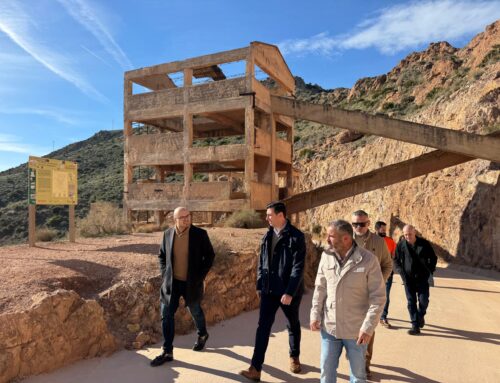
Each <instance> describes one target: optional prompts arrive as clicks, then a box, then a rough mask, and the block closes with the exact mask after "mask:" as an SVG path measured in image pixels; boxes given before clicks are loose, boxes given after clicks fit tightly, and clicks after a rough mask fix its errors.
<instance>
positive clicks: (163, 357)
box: [149, 350, 174, 367]
mask: <svg viewBox="0 0 500 383" xmlns="http://www.w3.org/2000/svg"><path fill="white" fill-rule="evenodd" d="M173 360H174V354H173V353H172V352H166V351H165V350H163V352H162V353H161V354H160V355H158V356H157V357H156V358H154V359H153V360H152V361H151V363H149V364H150V365H151V367H158V366H161V365H162V364H163V363H165V362H171V361H173Z"/></svg>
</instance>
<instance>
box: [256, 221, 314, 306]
mask: <svg viewBox="0 0 500 383" xmlns="http://www.w3.org/2000/svg"><path fill="white" fill-rule="evenodd" d="M273 230H274V229H273V228H272V227H270V228H269V230H268V232H267V233H266V234H265V235H264V237H263V238H262V241H261V245H260V257H259V267H258V270H257V290H258V291H260V292H261V293H262V294H272V295H278V296H282V295H283V294H288V295H291V296H292V297H297V296H301V295H302V294H303V293H304V263H305V256H306V243H305V239H304V234H303V233H302V232H301V231H300V230H299V229H297V228H296V227H295V226H293V225H292V224H291V223H290V221H288V220H287V223H286V225H285V227H284V228H283V230H282V231H281V233H280V238H279V239H278V242H277V243H276V246H275V248H274V253H273V254H272V256H271V257H270V254H269V252H270V251H271V241H272V237H273ZM269 260H271V264H270V262H269Z"/></svg>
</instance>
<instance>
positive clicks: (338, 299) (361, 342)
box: [310, 220, 386, 383]
mask: <svg viewBox="0 0 500 383" xmlns="http://www.w3.org/2000/svg"><path fill="white" fill-rule="evenodd" d="M327 242H328V244H329V246H330V247H329V249H328V250H325V251H324V252H323V254H322V256H321V261H320V264H319V267H318V274H317V276H316V282H315V289H314V295H313V300H312V308H311V319H310V327H311V330H313V331H319V330H321V383H334V382H336V381H337V368H338V364H339V358H340V355H341V353H342V349H343V347H345V348H346V351H347V357H348V359H349V364H350V367H351V379H350V381H351V383H361V382H366V371H365V354H366V348H367V346H368V343H369V342H370V338H371V336H372V334H373V331H374V330H375V327H376V326H377V324H378V323H379V320H380V316H381V314H382V310H383V308H384V304H385V300H386V297H385V283H384V278H383V276H382V272H381V270H380V263H379V262H378V260H377V258H376V257H375V255H373V254H372V253H371V252H369V251H368V250H365V249H363V248H361V247H359V246H357V245H356V242H354V240H353V230H352V226H351V224H350V223H349V222H347V221H343V220H337V221H333V222H332V223H331V224H330V225H329V226H328V229H327Z"/></svg>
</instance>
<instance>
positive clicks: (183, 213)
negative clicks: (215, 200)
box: [151, 207, 215, 367]
mask: <svg viewBox="0 0 500 383" xmlns="http://www.w3.org/2000/svg"><path fill="white" fill-rule="evenodd" d="M174 220H175V226H174V227H172V228H169V229H167V230H166V231H165V233H164V234H163V241H162V243H161V246H160V254H159V255H158V258H159V260H160V270H161V276H162V284H161V289H160V300H161V315H162V331H163V338H164V343H163V351H162V353H161V354H160V355H158V356H157V357H156V358H155V359H153V360H152V361H151V366H153V367H156V366H160V365H162V364H163V363H165V362H170V361H172V360H173V359H174V354H173V341H174V335H175V322H174V315H175V312H176V311H177V308H178V307H179V298H180V297H181V296H182V297H184V301H185V302H186V306H187V307H188V309H189V312H190V313H191V316H192V317H193V320H194V323H195V325H196V329H197V330H198V339H197V341H196V343H195V345H194V346H193V350H195V351H201V350H203V348H204V347H205V343H206V341H207V339H208V332H207V328H206V324H205V315H204V313H203V310H202V309H201V305H200V302H201V299H202V298H203V282H204V280H205V277H206V275H207V273H208V271H209V270H210V267H212V263H213V260H214V257H215V254H214V250H213V248H212V244H211V243H210V239H209V238H208V234H207V232H206V231H205V230H203V229H200V228H199V227H196V226H193V225H191V213H190V212H189V210H188V209H186V208H185V207H178V208H176V209H175V210H174Z"/></svg>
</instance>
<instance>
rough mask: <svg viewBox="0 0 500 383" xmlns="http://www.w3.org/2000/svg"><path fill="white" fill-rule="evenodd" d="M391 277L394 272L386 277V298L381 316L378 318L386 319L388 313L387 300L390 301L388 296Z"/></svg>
mask: <svg viewBox="0 0 500 383" xmlns="http://www.w3.org/2000/svg"><path fill="white" fill-rule="evenodd" d="M393 277H394V272H392V273H391V275H390V276H389V278H388V279H387V282H385V296H386V297H387V300H386V301H385V306H384V311H382V316H381V317H380V319H387V315H388V314H389V302H390V300H389V296H390V294H391V287H392V279H393Z"/></svg>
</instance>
